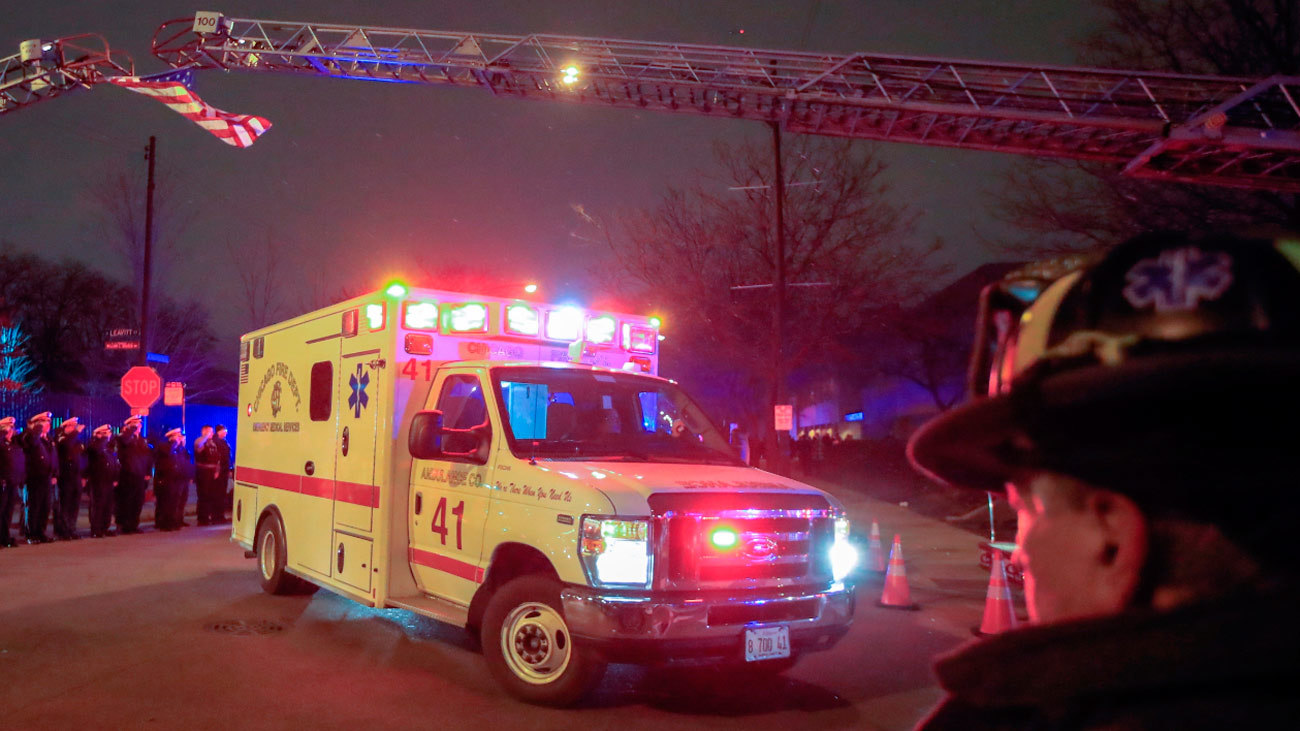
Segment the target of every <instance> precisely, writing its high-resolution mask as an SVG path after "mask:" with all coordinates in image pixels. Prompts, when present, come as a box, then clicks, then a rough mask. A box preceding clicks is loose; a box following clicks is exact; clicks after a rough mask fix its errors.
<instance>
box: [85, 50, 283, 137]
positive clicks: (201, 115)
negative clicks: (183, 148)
mask: <svg viewBox="0 0 1300 731" xmlns="http://www.w3.org/2000/svg"><path fill="white" fill-rule="evenodd" d="M107 81H108V82H109V83H111V84H115V85H117V86H120V87H122V88H123V89H130V90H131V91H134V92H137V93H140V94H144V95H145V96H149V97H152V98H154V99H157V100H158V101H160V102H162V103H163V104H166V105H167V108H168V109H170V110H172V111H173V112H176V113H177V114H180V115H181V116H183V117H185V118H186V119H188V120H190V121H191V122H194V123H195V124H197V125H199V126H200V127H202V128H203V129H206V130H207V131H209V132H211V133H212V134H214V135H216V136H217V137H218V138H220V139H221V141H222V142H225V143H226V144H227V145H233V146H235V147H241V148H242V147H248V146H249V145H251V144H253V142H255V141H256V140H257V138H258V137H260V136H261V135H262V133H264V132H266V131H267V130H268V129H270V128H271V122H270V121H269V120H267V119H265V118H263V117H254V116H253V115H251V114H231V113H230V112H223V111H221V110H220V109H217V108H215V107H213V106H211V105H209V104H208V103H207V102H205V101H203V100H202V99H200V98H199V96H198V94H195V93H194V91H193V87H194V69H179V70H174V71H166V72H164V73H161V74H152V75H149V76H115V77H112V78H109V79H107Z"/></svg>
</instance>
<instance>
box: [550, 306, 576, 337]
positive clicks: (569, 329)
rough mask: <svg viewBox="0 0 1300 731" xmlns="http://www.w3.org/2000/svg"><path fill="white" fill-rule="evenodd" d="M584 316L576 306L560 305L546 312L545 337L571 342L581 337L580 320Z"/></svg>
mask: <svg viewBox="0 0 1300 731" xmlns="http://www.w3.org/2000/svg"><path fill="white" fill-rule="evenodd" d="M584 317H585V315H584V314H583V312H582V310H580V309H578V308H577V307H561V308H559V309H558V310H551V311H550V312H548V313H546V337H547V338H548V339H550V340H564V341H566V342H573V341H574V340H578V339H580V338H581V337H582V320H583V318H584Z"/></svg>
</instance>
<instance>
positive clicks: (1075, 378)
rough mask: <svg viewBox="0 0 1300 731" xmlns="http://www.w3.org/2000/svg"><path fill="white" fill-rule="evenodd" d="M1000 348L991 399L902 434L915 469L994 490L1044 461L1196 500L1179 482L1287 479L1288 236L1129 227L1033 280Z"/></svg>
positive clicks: (1296, 319) (1299, 402)
mask: <svg viewBox="0 0 1300 731" xmlns="http://www.w3.org/2000/svg"><path fill="white" fill-rule="evenodd" d="M980 337H982V335H981V336H980ZM1004 345H1005V347H1003V348H1002V349H1001V351H1000V352H999V354H998V355H997V357H996V358H995V359H994V360H995V362H994V363H993V364H992V365H991V371H992V376H993V378H992V386H991V388H990V393H989V395H987V396H982V395H976V396H974V397H973V398H972V400H970V401H969V402H968V403H966V404H964V405H962V406H960V407H958V408H955V409H953V410H951V411H949V412H946V413H944V414H941V415H939V416H938V417H936V418H934V419H932V420H931V421H929V422H928V423H926V424H925V425H924V426H923V427H922V428H921V429H920V430H918V431H917V433H916V434H915V435H913V437H912V439H911V441H910V443H909V444H908V455H909V457H910V459H911V460H912V463H913V464H914V465H915V466H916V467H917V468H918V469H919V470H921V471H922V472H924V473H926V474H927V475H929V476H930V477H932V478H934V479H937V480H939V481H941V482H945V483H948V484H951V485H957V486H964V487H974V488H979V489H985V490H993V491H999V490H1002V489H1003V486H1004V485H1005V483H1006V482H1007V481H1008V480H1010V479H1012V478H1014V477H1015V476H1016V475H1017V474H1020V473H1022V472H1024V471H1029V470H1035V469H1048V470H1052V471H1057V472H1061V473H1064V474H1071V475H1074V476H1076V477H1079V478H1081V479H1084V480H1087V481H1089V482H1092V483H1093V484H1098V485H1105V486H1107V487H1112V488H1115V489H1120V490H1122V491H1124V492H1127V493H1130V494H1132V496H1133V497H1134V498H1135V499H1138V500H1139V501H1140V502H1141V501H1150V502H1155V501H1161V502H1162V504H1164V505H1166V506H1168V505H1171V504H1173V505H1175V506H1176V507H1178V508H1182V507H1189V508H1191V509H1195V507H1196V506H1198V505H1202V504H1204V503H1205V502H1206V501H1205V500H1204V499H1203V497H1204V496H1203V495H1197V494H1196V493H1197V492H1198V491H1199V489H1200V488H1199V487H1192V488H1189V487H1188V485H1195V486H1201V487H1204V488H1205V489H1215V488H1214V483H1215V482H1219V483H1220V484H1219V485H1218V488H1219V489H1221V488H1223V487H1227V486H1228V485H1230V484H1233V483H1234V482H1237V483H1239V482H1240V481H1241V480H1242V479H1261V478H1262V479H1272V478H1273V477H1274V476H1277V477H1279V478H1281V476H1282V475H1284V474H1289V472H1288V471H1283V469H1282V462H1283V456H1284V455H1287V454H1289V453H1290V451H1291V449H1292V448H1293V445H1294V443H1295V440H1296V438H1297V437H1298V436H1300V429H1298V428H1297V426H1296V425H1297V423H1298V422H1297V421H1296V419H1295V416H1296V411H1297V410H1298V409H1300V239H1295V240H1289V239H1278V240H1268V239H1258V238H1245V237H1239V236H1232V235H1223V234H1216V235H1199V236H1194V235H1188V234H1175V233H1152V234H1144V235H1141V236H1138V237H1136V238H1133V239H1130V240H1129V241H1126V242H1124V243H1123V244H1120V245H1119V246H1116V247H1115V248H1113V249H1112V250H1110V251H1109V252H1108V253H1107V254H1106V255H1105V256H1103V257H1101V258H1100V259H1099V260H1097V261H1096V263H1094V264H1092V265H1091V266H1088V267H1086V268H1083V269H1081V270H1078V271H1076V272H1073V273H1071V274H1069V275H1067V276H1065V277H1063V278H1061V279H1059V280H1057V281H1056V282H1055V283H1053V284H1052V285H1050V286H1049V287H1047V288H1046V289H1045V290H1043V292H1042V294H1041V295H1040V296H1038V298H1037V299H1036V300H1035V301H1034V303H1033V304H1032V305H1030V306H1029V307H1028V309H1026V310H1025V311H1024V313H1023V315H1021V317H1020V319H1019V322H1018V323H1017V324H1016V326H1015V328H1014V329H1013V331H1012V333H1011V336H1010V338H1009V339H1007V340H1006V342H1005V343H1004ZM1279 424H1281V425H1283V426H1281V427H1279V426H1278V425H1279ZM1248 475H1249V476H1248ZM1279 487H1280V486H1279ZM1173 493H1180V494H1177V495H1175V494H1173Z"/></svg>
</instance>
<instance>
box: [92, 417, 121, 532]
mask: <svg viewBox="0 0 1300 731" xmlns="http://www.w3.org/2000/svg"><path fill="white" fill-rule="evenodd" d="M88 453H89V457H90V460H89V461H90V467H89V469H88V471H87V472H88V476H89V478H90V479H89V480H88V482H87V487H88V488H89V492H90V535H91V536H92V537H94V538H103V537H104V536H107V535H110V533H109V529H108V524H109V521H111V520H112V519H113V489H114V488H115V487H117V478H118V473H119V472H120V471H121V464H120V463H119V462H118V459H117V443H116V442H114V441H113V429H112V427H110V426H109V425H108V424H104V425H103V426H100V427H97V428H96V429H95V431H93V432H91V435H90V449H89V451H88ZM118 529H119V530H120V529H121V525H119V526H118Z"/></svg>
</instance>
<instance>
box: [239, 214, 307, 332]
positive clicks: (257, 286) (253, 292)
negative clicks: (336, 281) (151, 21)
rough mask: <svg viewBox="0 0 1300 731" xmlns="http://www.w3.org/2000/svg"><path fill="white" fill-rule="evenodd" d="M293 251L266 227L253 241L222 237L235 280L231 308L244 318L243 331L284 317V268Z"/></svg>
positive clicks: (285, 277) (285, 290)
mask: <svg viewBox="0 0 1300 731" xmlns="http://www.w3.org/2000/svg"><path fill="white" fill-rule="evenodd" d="M293 251H294V249H293V247H292V246H290V245H289V244H288V243H287V242H286V241H284V240H283V239H282V238H280V237H279V236H277V235H276V233H275V231H274V230H273V229H272V228H269V227H268V228H267V229H266V230H265V231H263V233H262V235H261V236H259V237H256V238H253V237H240V238H235V237H227V238H226V253H227V254H228V255H229V256H230V264H231V266H232V267H234V269H235V274H236V276H237V277H238V278H239V289H238V290H237V291H236V292H235V296H236V297H237V298H238V305H237V306H236V308H235V309H236V310H240V311H242V314H243V315H244V318H245V322H244V330H245V331H250V330H257V329H258V328H262V327H266V326H267V325H270V324H271V323H273V322H276V321H278V320H279V319H280V318H281V316H282V315H283V314H284V309H285V307H286V306H287V305H288V304H289V302H288V294H287V288H288V286H289V285H290V281H289V273H288V270H287V269H286V265H287V264H288V259H289V258H290V254H291V253H292V252H293Z"/></svg>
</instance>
